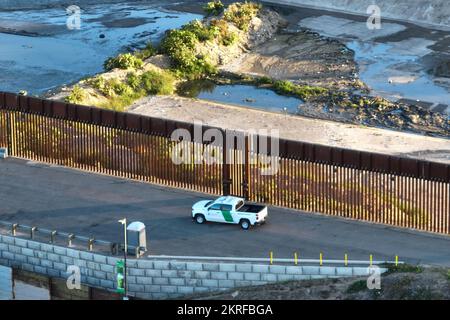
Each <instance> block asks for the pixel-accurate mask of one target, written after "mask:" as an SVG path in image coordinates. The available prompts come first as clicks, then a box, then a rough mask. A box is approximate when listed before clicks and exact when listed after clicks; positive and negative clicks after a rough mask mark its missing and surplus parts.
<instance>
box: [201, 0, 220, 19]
mask: <svg viewBox="0 0 450 320" xmlns="http://www.w3.org/2000/svg"><path fill="white" fill-rule="evenodd" d="M223 9H224V5H223V3H222V1H220V0H218V1H210V2H208V3H207V4H206V5H205V6H203V10H204V11H205V12H206V14H207V15H209V16H218V15H219V14H221V13H222V12H223Z"/></svg>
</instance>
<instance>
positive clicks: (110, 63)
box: [103, 53, 144, 71]
mask: <svg viewBox="0 0 450 320" xmlns="http://www.w3.org/2000/svg"><path fill="white" fill-rule="evenodd" d="M143 64H144V62H143V61H142V60H141V59H139V58H138V57H135V56H134V55H132V54H131V53H123V54H119V55H118V56H117V57H114V58H109V59H107V60H106V61H105V63H104V64H103V67H104V68H105V70H106V71H110V70H112V69H116V68H118V69H123V70H126V69H140V68H142V66H143Z"/></svg>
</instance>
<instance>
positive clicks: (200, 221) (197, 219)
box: [194, 214, 206, 224]
mask: <svg viewBox="0 0 450 320" xmlns="http://www.w3.org/2000/svg"><path fill="white" fill-rule="evenodd" d="M194 219H195V222H197V223H198V224H203V223H205V221H206V220H205V216H204V215H202V214H196V215H195V218H194Z"/></svg>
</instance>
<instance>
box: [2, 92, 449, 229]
mask: <svg viewBox="0 0 450 320" xmlns="http://www.w3.org/2000/svg"><path fill="white" fill-rule="evenodd" d="M210 128H212V127H206V126H205V127H202V128H201V130H202V131H201V134H203V133H204V132H205V131H206V130H208V129H210ZM175 129H185V130H187V131H188V132H189V133H191V136H192V137H194V136H195V132H194V130H195V129H194V124H192V123H184V122H179V121H171V120H165V119H159V118H152V117H145V116H140V115H135V114H129V113H122V112H114V111H110V110H104V109H98V108H94V107H85V106H78V105H72V104H66V103H62V102H57V101H51V100H44V99H38V98H34V97H24V96H18V95H15V94H11V93H0V147H8V149H9V152H10V154H11V155H12V156H15V157H20V158H25V159H30V160H36V161H41V162H46V163H52V164H59V165H63V166H68V167H73V168H78V169H82V170H86V171H91V172H99V173H104V174H108V175H113V176H118V177H125V178H131V179H136V180H141V181H146V182H151V183H158V184H162V185H168V186H172V187H178V188H185V189H189V190H194V191H200V192H205V193H211V194H217V195H218V194H234V195H238V196H242V197H246V198H248V199H249V200H251V201H257V202H263V203H267V204H273V205H277V206H283V207H287V208H294V209H298V210H303V211H310V212H319V213H323V214H327V215H333V216H341V217H346V218H352V219H359V220H364V221H371V222H376V223H382V224H388V225H394V226H400V227H407V228H413V229H417V230H425V231H430V232H436V233H442V234H450V219H449V216H450V165H448V164H444V163H435V162H429V161H422V160H417V159H410V158H402V157H396V156H390V155H384V154H375V153H369V152H361V151H356V150H348V149H341V148H335V147H328V146H323V145H316V144H310V143H305V142H300V141H290V140H280V141H279V152H278V155H276V156H275V158H276V160H277V161H278V162H279V170H278V172H277V173H276V174H274V175H263V174H262V171H261V170H262V169H263V168H264V167H265V166H266V165H265V164H264V162H263V161H262V158H261V157H262V156H267V155H271V154H272V153H273V152H274V150H271V148H270V147H269V148H268V150H259V149H258V148H259V145H260V144H259V143H260V142H261V139H267V137H263V136H256V137H251V138H250V137H249V136H246V135H245V134H244V133H241V132H235V131H225V130H223V129H220V128H214V129H217V130H220V131H221V132H222V133H223V134H224V135H225V134H234V135H236V136H240V137H242V136H243V137H244V139H245V150H241V149H239V150H238V149H237V148H236V146H235V145H227V144H226V143H225V145H224V147H223V148H221V147H213V146H211V145H208V143H207V142H202V141H198V142H192V141H184V142H183V143H185V144H186V145H187V146H189V147H190V149H189V150H192V151H190V152H192V154H191V156H194V155H195V154H196V153H197V152H200V153H202V152H203V151H204V150H205V148H213V149H214V152H215V153H217V154H220V155H222V159H225V157H226V156H227V154H229V155H230V156H231V158H232V159H235V160H241V161H240V162H239V161H238V162H237V163H226V164H206V163H204V162H202V163H200V164H193V163H192V164H181V165H176V164H174V163H173V161H172V158H171V156H172V154H173V152H174V150H175V149H174V148H175V146H176V144H177V143H178V141H177V142H176V141H171V139H170V136H171V134H172V132H173V130H175ZM224 142H226V139H224Z"/></svg>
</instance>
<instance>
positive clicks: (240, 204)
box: [236, 201, 244, 211]
mask: <svg viewBox="0 0 450 320" xmlns="http://www.w3.org/2000/svg"><path fill="white" fill-rule="evenodd" d="M243 205H244V201H239V202H238V203H237V204H236V211H237V210H239V209H240V208H242V206H243Z"/></svg>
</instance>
